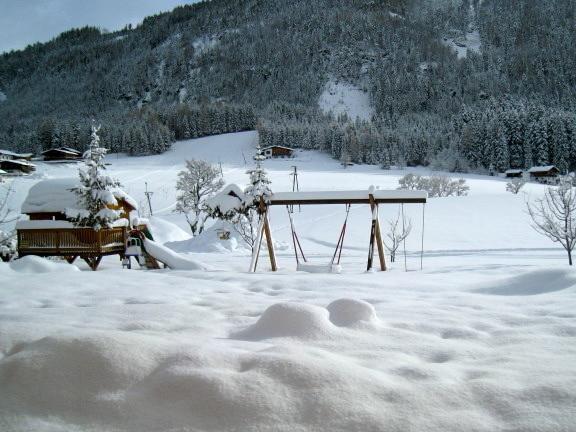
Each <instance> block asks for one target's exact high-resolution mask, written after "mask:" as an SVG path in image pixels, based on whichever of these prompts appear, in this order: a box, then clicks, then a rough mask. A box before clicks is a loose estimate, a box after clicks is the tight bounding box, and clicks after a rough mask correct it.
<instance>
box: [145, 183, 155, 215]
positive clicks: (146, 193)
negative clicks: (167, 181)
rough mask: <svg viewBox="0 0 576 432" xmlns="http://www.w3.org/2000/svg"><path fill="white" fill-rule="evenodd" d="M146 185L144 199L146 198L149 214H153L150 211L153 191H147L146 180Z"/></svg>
mask: <svg viewBox="0 0 576 432" xmlns="http://www.w3.org/2000/svg"><path fill="white" fill-rule="evenodd" d="M144 184H145V185H146V190H145V191H144V195H146V199H147V200H148V209H149V210H150V216H152V215H153V213H152V201H151V199H150V198H151V197H152V195H153V194H154V192H150V191H148V182H145V183H144Z"/></svg>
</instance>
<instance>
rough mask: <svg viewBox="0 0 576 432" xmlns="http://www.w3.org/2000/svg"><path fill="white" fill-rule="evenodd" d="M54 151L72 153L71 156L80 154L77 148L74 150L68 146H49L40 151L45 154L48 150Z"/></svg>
mask: <svg viewBox="0 0 576 432" xmlns="http://www.w3.org/2000/svg"><path fill="white" fill-rule="evenodd" d="M54 151H56V152H59V153H66V154H69V155H73V156H80V154H81V153H80V152H79V151H78V150H74V149H71V148H68V147H60V148H51V149H48V150H44V151H43V152H42V154H46V153H50V152H54Z"/></svg>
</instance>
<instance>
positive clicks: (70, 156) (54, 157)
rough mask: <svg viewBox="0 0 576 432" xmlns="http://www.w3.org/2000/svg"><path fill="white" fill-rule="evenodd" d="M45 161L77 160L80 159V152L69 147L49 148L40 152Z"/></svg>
mask: <svg viewBox="0 0 576 432" xmlns="http://www.w3.org/2000/svg"><path fill="white" fill-rule="evenodd" d="M42 157H43V158H44V160H45V161H78V160H80V159H82V152H79V151H78V150H74V149H71V148H69V147H58V148H51V149H49V150H45V151H43V152H42Z"/></svg>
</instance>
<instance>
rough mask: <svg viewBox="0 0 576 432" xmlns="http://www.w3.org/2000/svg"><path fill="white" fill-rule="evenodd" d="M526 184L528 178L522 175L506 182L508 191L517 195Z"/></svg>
mask: <svg viewBox="0 0 576 432" xmlns="http://www.w3.org/2000/svg"><path fill="white" fill-rule="evenodd" d="M525 184H526V180H524V179H523V178H522V177H518V178H513V179H512V180H510V181H509V182H508V183H506V191H507V192H512V193H513V194H514V195H517V194H518V192H520V190H521V189H522V188H523V187H524V185H525Z"/></svg>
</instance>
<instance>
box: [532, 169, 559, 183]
mask: <svg viewBox="0 0 576 432" xmlns="http://www.w3.org/2000/svg"><path fill="white" fill-rule="evenodd" d="M528 173H529V174H530V179H531V180H535V181H537V182H540V183H547V184H555V183H558V175H559V174H560V170H559V169H558V168H556V167H555V166H554V165H546V166H535V167H532V168H530V169H529V170H528Z"/></svg>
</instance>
